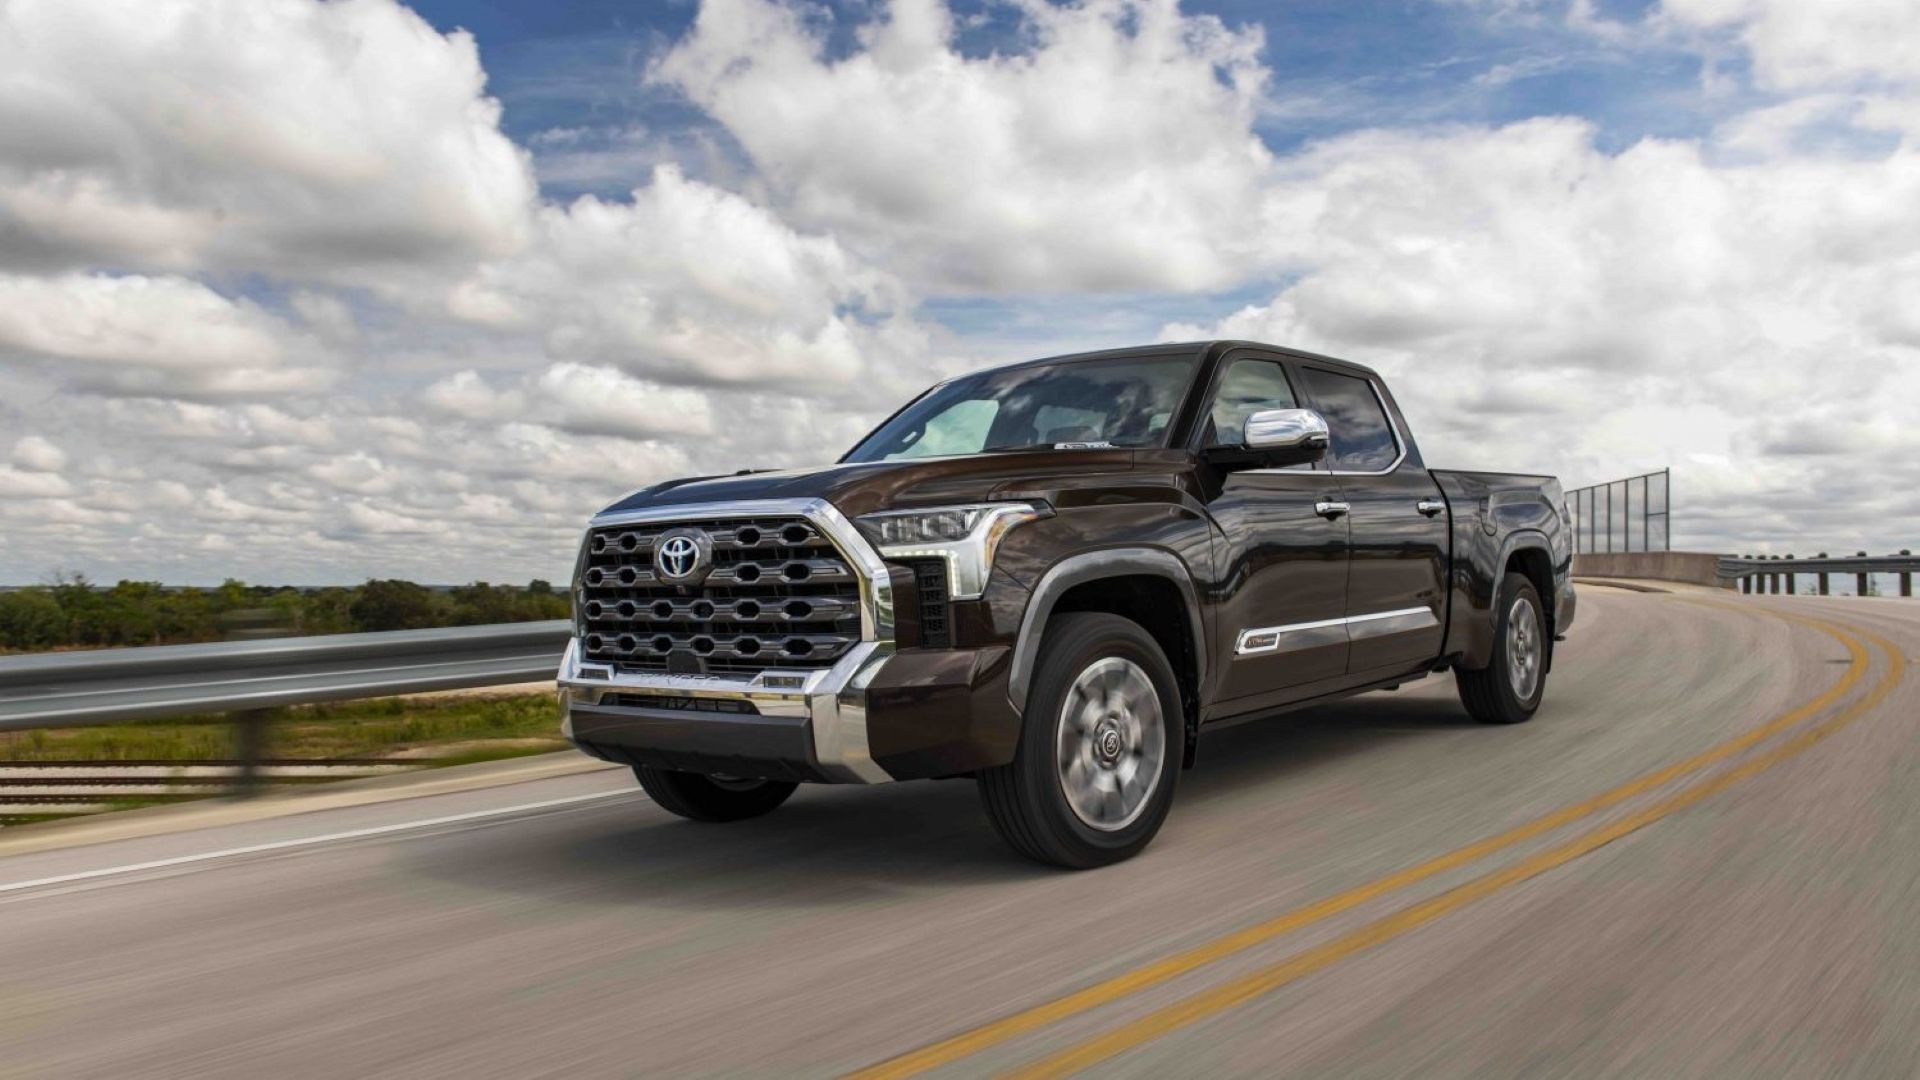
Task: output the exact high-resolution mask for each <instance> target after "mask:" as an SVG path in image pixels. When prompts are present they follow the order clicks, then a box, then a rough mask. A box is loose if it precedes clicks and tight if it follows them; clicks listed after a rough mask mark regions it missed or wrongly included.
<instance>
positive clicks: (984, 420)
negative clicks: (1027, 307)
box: [844, 357, 1194, 461]
mask: <svg viewBox="0 0 1920 1080" xmlns="http://www.w3.org/2000/svg"><path fill="white" fill-rule="evenodd" d="M1193 363H1194V362H1193V359H1192V358H1191V357H1151V358H1146V359H1138V358H1133V359H1125V360H1073V361H1063V362H1061V363H1058V364H1044V365H1041V366H1039V367H1023V368H1015V369H1012V370H1004V371H983V372H981V373H980V374H978V375H967V376H963V377H961V378H958V379H954V380H953V381H952V382H949V383H945V384H943V385H941V386H939V387H936V388H935V389H934V390H933V391H932V392H931V393H928V394H927V395H926V396H925V397H922V398H921V399H920V400H919V401H916V402H914V403H913V404H912V405H909V406H908V407H907V408H906V409H904V410H903V411H902V412H901V413H900V415H898V416H896V417H894V418H893V419H891V420H889V421H887V422H886V423H885V424H882V425H881V426H880V427H879V429H878V430H876V431H874V432H873V434H871V435H868V436H867V437H866V438H865V439H863V440H861V442H860V445H858V446H856V447H854V448H853V452H852V453H849V454H848V455H847V456H846V458H845V459H844V460H846V461H894V460H899V459H904V458H918V457H939V456H944V455H948V454H980V453H986V452H989V451H993V450H1014V449H1020V448H1024V447H1043V446H1056V445H1059V444H1063V443H1079V444H1087V443H1092V444H1096V445H1103V446H1133V447H1154V446H1164V445H1166V439H1167V428H1168V426H1169V425H1171V424H1172V423H1173V411H1174V409H1175V408H1176V407H1178V406H1179V404H1180V398H1181V396H1182V395H1183V394H1184V393H1185V392H1186V389H1187V384H1188V383H1189V382H1190V381H1191V380H1192V378H1193Z"/></svg>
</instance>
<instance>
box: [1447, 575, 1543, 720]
mask: <svg viewBox="0 0 1920 1080" xmlns="http://www.w3.org/2000/svg"><path fill="white" fill-rule="evenodd" d="M1545 612H1546V609H1545V607H1544V606H1543V605H1542V604H1541V603H1540V592H1539V590H1537V589H1535V588H1534V587H1533V582H1531V581H1528V580H1527V579H1526V578H1524V577H1522V576H1520V575H1519V574H1508V575H1507V576H1506V577H1505V578H1504V579H1502V580H1501V582H1500V591H1499V595H1498V597H1497V598H1496V600H1495V603H1494V608H1493V613H1494V625H1493V658H1492V662H1490V663H1489V664H1488V665H1487V666H1486V667H1484V668H1481V669H1480V670H1478V671H1466V670H1456V671H1455V672H1454V680H1455V682H1457V683H1458V684H1459V687H1460V704H1462V705H1465V706H1466V707H1467V712H1468V713H1470V714H1471V715H1472V716H1473V718H1474V719H1475V720H1478V721H1480V722H1481V723H1483V724H1518V723H1521V722H1523V721H1526V720H1531V719H1532V718H1533V714H1534V711H1535V710H1537V709H1539V708H1540V698H1541V696H1542V695H1544V694H1545V693H1546V689H1547V630H1546V622H1547V620H1546V613H1545Z"/></svg>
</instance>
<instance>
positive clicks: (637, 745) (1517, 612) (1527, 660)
mask: <svg viewBox="0 0 1920 1080" xmlns="http://www.w3.org/2000/svg"><path fill="white" fill-rule="evenodd" d="M1570 564H1571V550H1570V530H1569V526H1568V518H1567V511H1566V506H1565V500H1564V498H1563V496H1562V494H1561V490H1560V485H1559V484H1558V482H1556V481H1555V480H1553V479H1552V478H1551V477H1545V476H1523V475H1507V474H1491V473H1470V472H1444V471H1438V470H1430V469H1428V468H1426V466H1425V464H1424V463H1423V461H1422V460H1421V457H1420V451H1419V449H1418V447H1417V446H1416V445H1415V444H1414V441H1413V436H1412V434H1411V433H1410V432H1409V431H1408V430H1407V426H1406V424H1405V422H1404V421H1403V420H1402V419H1401V416H1400V412H1399V409H1398V407H1397V406H1396V405H1395V404H1394V400H1393V396H1392V394H1391V393H1389V391H1388V389H1387V387H1386V385H1385V384H1384V383H1383V382H1382V381H1381V380H1380V377H1379V376H1378V375H1376V374H1375V373H1374V372H1372V371H1370V370H1368V369H1367V368H1364V367H1360V366H1358V365H1355V364H1351V363H1347V362H1344V361H1340V360H1334V359H1331V358H1329V357H1325V356H1316V355H1313V354H1310V353H1304V352H1299V351H1296V350H1292V349H1283V348H1276V347H1274V346H1269V345H1260V344H1255V343H1250V342H1236V341H1214V342H1205V343H1198V344H1184V345H1153V346H1146V347H1142V348H1134V349H1122V350H1115V351H1109V352H1098V353H1087V354H1083V355H1076V356H1062V357H1055V358H1052V359H1047V360H1038V361H1033V362H1029V363H1023V364H1016V365H1012V366H1009V367H1001V368H994V369H991V370H986V371H980V372H975V373H973V374H968V375H963V376H960V377H957V378H954V379H951V380H949V381H947V382H944V383H941V384H940V385H938V386H935V387H933V388H932V389H930V390H928V391H927V392H926V393H924V394H922V395H921V396H920V397H919V398H917V399H915V400H914V401H912V402H911V403H909V404H908V405H907V406H906V407H905V408H903V409H901V410H900V411H899V412H897V413H895V414H894V415H893V416H892V417H890V418H888V419H887V420H886V422H884V423H882V424H881V425H880V426H879V427H878V428H876V429H875V430H874V431H873V433H872V434H870V435H868V436H867V437H866V438H865V439H863V440H861V442H860V444H859V445H857V446H855V447H854V448H853V449H852V450H851V451H850V452H848V453H847V454H846V456H844V457H843V458H841V459H840V461H839V463H837V464H835V465H831V466H827V467H824V468H817V469H804V470H795V471H786V472H753V473H742V474H736V475H732V476H718V477H700V478H694V479H687V480H676V481H672V482H669V483H664V484H657V485H655V486H653V487H649V488H647V489H645V490H642V491H639V492H636V493H634V494H633V495H631V496H629V497H627V498H625V499H622V500H621V501H620V502H618V503H615V504H614V505H612V506H610V507H608V508H607V509H606V510H604V511H602V512H601V513H600V514H599V515H597V516H596V517H595V518H594V519H593V521H592V523H591V525H590V526H589V528H588V530H587V534H586V538H585V541H584V543H583V544H582V546H581V549H580V555H579V561H578V566H577V569H576V572H575V574H574V580H573V602H574V622H575V624H576V634H575V637H574V640H573V642H572V644H571V646H570V647H569V648H568V650H567V654H566V657H565V659H564V660H563V661H562V665H561V670H560V700H561V707H562V711H563V717H564V720H563V727H564V730H565V733H566V736H567V738H569V739H570V740H572V742H573V744H574V745H575V746H577V747H579V748H580V749H581V750H583V751H585V752H587V753H589V754H593V755H595V756H597V757H600V758H604V759H606V760H609V761H617V762H621V763H624V764H627V765H631V766H632V767H633V769H634V771H635V773H637V774H638V776H639V780H640V784H641V786H642V787H643V788H645V789H646V791H647V793H648V794H649V795H650V796H651V797H652V798H653V799H654V801H656V802H657V803H659V804H660V805H661V806H662V807H665V808H666V809H667V810H670V811H672V812H674V813H676V814H680V815H683V816H685V817H689V818H693V819H696V820H701V821H732V820H738V819H741V818H747V817H752V816H754V815H757V814H762V813H765V812H767V811H769V810H772V809H774V808H775V807H777V806H779V805H780V804H781V803H782V802H783V801H785V800H786V798H787V797H788V796H789V795H791V794H792V793H793V791H794V789H795V786H796V785H797V784H799V783H801V782H819V783H867V784H870V783H882V782H886V781H892V780H912V779H927V778H964V777H970V778H973V779H975V780H976V781H977V782H978V784H979V788H980V793H981V798H982V802H983V803H984V805H985V808H986V811H987V816H988V817H989V818H990V819H991V820H992V822H993V824H994V826H995V827H996V828H997V829H998V830H999V832H1000V834H1001V835H1002V836H1003V837H1004V838H1005V839H1006V840H1007V842H1008V843H1010V844H1011V845H1012V846H1013V847H1014V848H1016V849H1018V850H1019V851H1020V852H1022V853H1023V854H1026V855H1028V856H1030V857H1032V858H1035V859H1039V860H1041V861H1044V862H1049V863H1054V864H1058V865H1063V866H1071V867H1088V866H1097V865H1101V864H1105V863H1110V862H1113V861H1116V860H1119V859H1123V858H1126V857H1128V856H1130V855H1132V854H1134V853H1135V852H1137V851H1139V850H1140V849H1141V848H1143V847H1145V846H1146V844H1147V842H1148V841H1149V840H1151V839H1152V837H1153V835H1154V833H1155V832H1156V831H1157V830H1158V829H1159V828H1160V824H1161V822H1162V821H1163V820H1165V818H1166V815H1167V812H1168V810H1169V808H1170V807H1171V806H1172V803H1173V794H1174V786H1175V780H1176V779H1177V777H1178V774H1179V772H1180V770H1181V769H1182V768H1184V767H1190V766H1192V764H1193V762H1194V759H1195V752H1196V746H1197V744H1198V743H1199V741H1200V738H1201V736H1202V735H1203V734H1204V733H1205V732H1206V731H1208V730H1209V729H1211V728H1214V727H1216V726H1217V725H1220V724H1223V723H1227V722H1229V721H1239V720H1245V719H1252V718H1257V717H1263V716H1268V715H1272V714H1275V713H1279V712H1282V711H1284V710H1287V709H1293V708H1298V707H1300V706H1303V705H1310V704H1312V703H1315V702H1320V701H1326V700H1329V699H1332V698H1337V697H1343V696H1346V695H1350V694H1357V693H1361V692H1364V691H1367V690H1375V689H1382V688H1387V687H1393V686H1398V685H1400V684H1402V683H1404V682H1407V681H1408V680H1410V679H1417V678H1421V677H1424V676H1426V675H1428V674H1431V673H1435V672H1440V671H1446V670H1448V669H1451V670H1452V671H1453V673H1454V677H1455V679H1456V680H1457V681H1458V683H1459V691H1460V700H1461V702H1462V703H1463V704H1464V706H1465V708H1466V709H1467V711H1468V712H1469V713H1471V714H1472V715H1473V716H1474V717H1476V718H1478V719H1480V720H1483V721H1487V722H1489V723H1499V724H1511V723H1518V722H1520V721H1523V720H1526V719H1528V718H1530V717H1531V716H1532V715H1533V714H1534V711H1535V709H1537V708H1538V707H1539V705H1540V700H1541V696H1542V694H1543V692H1544V691H1545V687H1546V677H1547V673H1548V672H1549V671H1550V670H1551V669H1552V666H1553V650H1554V642H1555V641H1557V640H1559V638H1560V637H1561V635H1562V634H1563V633H1564V632H1565V631H1566V629H1567V627H1568V626H1569V625H1570V624H1571V622H1572V621H1573V614H1574V593H1573V589H1572V586H1571V584H1570V582H1569V578H1568V572H1569V567H1570Z"/></svg>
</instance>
